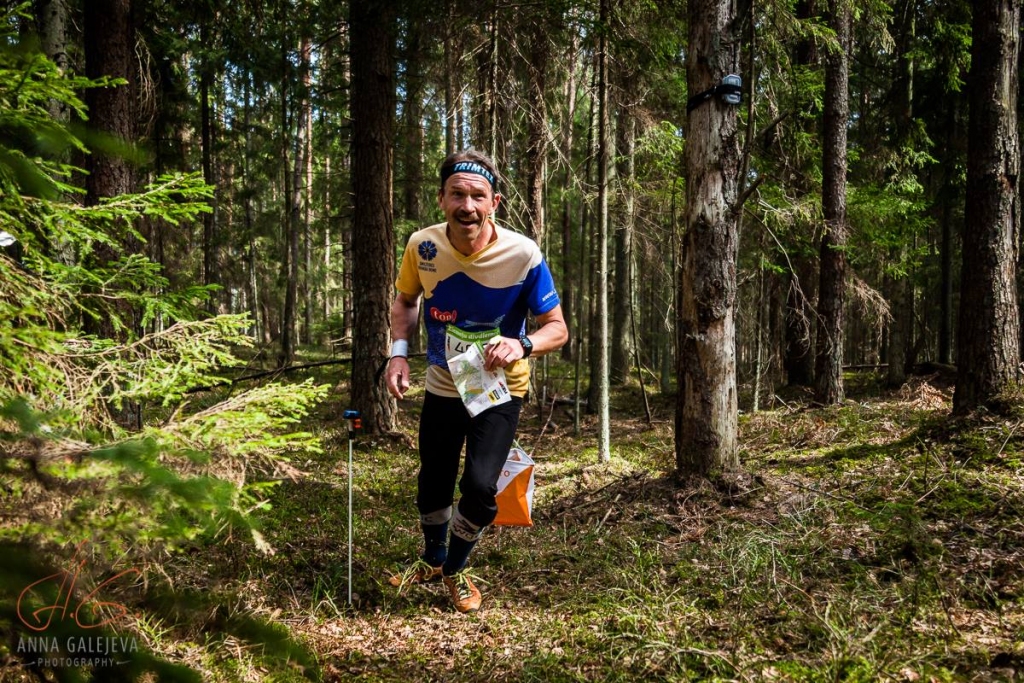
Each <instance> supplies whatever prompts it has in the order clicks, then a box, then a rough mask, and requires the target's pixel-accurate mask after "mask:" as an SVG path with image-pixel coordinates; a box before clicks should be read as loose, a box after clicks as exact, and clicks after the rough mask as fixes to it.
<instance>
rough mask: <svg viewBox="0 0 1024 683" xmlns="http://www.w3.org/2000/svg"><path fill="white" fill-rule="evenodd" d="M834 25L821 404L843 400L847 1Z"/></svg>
mask: <svg viewBox="0 0 1024 683" xmlns="http://www.w3.org/2000/svg"><path fill="white" fill-rule="evenodd" d="M829 23H830V26H831V27H832V29H833V30H834V31H835V34H836V42H837V43H838V49H837V50H835V51H833V52H832V53H830V54H829V55H827V57H826V66H825V116H824V133H823V137H824V139H823V140H822V179H821V209H822V214H823V217H824V219H825V226H824V231H823V232H822V236H821V259H820V266H819V268H820V271H819V273H820V275H819V278H818V320H819V323H818V349H817V362H816V365H815V386H814V397H815V400H816V401H818V402H819V403H821V404H824V405H833V404H837V403H840V402H841V401H842V400H843V308H844V306H845V304H846V253H845V248H846V242H847V235H848V232H849V229H848V226H847V224H846V126H847V121H848V119H849V114H850V91H849V80H850V79H849V68H850V67H849V54H850V42H851V23H852V14H851V10H850V7H849V5H848V4H847V0H829Z"/></svg>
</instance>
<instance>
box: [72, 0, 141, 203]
mask: <svg viewBox="0 0 1024 683" xmlns="http://www.w3.org/2000/svg"><path fill="white" fill-rule="evenodd" d="M84 28H85V30H84V33H85V73H86V76H88V77H89V78H100V77H103V76H109V77H111V78H123V79H125V80H127V81H128V83H127V84H124V85H116V86H108V87H105V88H89V89H88V90H86V93H85V102H86V105H87V106H88V107H89V126H90V128H92V129H93V130H95V131H97V132H100V133H104V134H106V135H110V136H112V137H115V138H118V139H120V140H122V141H124V143H125V144H126V145H128V144H131V143H133V142H134V140H135V108H134V102H135V93H134V88H133V84H134V83H136V82H137V80H138V79H137V78H136V74H135V64H136V60H135V27H134V25H133V23H132V4H131V0H91V1H90V2H89V3H88V5H87V7H86V10H85V13H84ZM88 170H89V176H88V178H87V179H86V193H87V194H86V198H87V202H88V203H89V204H96V203H97V202H98V201H99V199H100V197H114V196H116V195H119V194H124V193H126V192H130V191H131V190H132V189H133V174H132V169H131V167H130V166H129V164H128V162H127V161H126V160H125V159H124V158H123V157H121V156H118V155H113V154H105V153H102V152H98V151H97V152H94V153H93V154H91V155H89V161H88Z"/></svg>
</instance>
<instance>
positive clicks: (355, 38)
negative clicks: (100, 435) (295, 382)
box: [350, 0, 396, 433]
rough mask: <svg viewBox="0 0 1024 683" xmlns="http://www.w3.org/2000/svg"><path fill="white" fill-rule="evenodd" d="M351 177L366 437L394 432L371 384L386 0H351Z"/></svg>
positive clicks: (387, 204)
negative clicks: (354, 170) (352, 170)
mask: <svg viewBox="0 0 1024 683" xmlns="http://www.w3.org/2000/svg"><path fill="white" fill-rule="evenodd" d="M350 21H351V30H352V52H351V54H352V167H353V168H354V169H356V171H357V172H356V173H353V175H352V192H353V198H354V204H353V216H352V220H353V226H354V227H353V231H354V238H355V239H354V240H353V257H354V258H353V268H354V272H353V273H352V275H353V277H352V279H353V282H354V284H355V286H356V288H357V289H356V291H355V292H354V296H353V298H354V309H355V310H354V325H353V328H354V330H355V333H354V336H353V339H352V403H351V406H350V407H351V408H354V409H356V410H359V411H361V412H362V414H363V425H364V426H365V427H366V429H367V430H368V431H369V432H371V433H380V432H389V431H392V430H393V429H394V421H395V410H396V405H395V400H394V399H393V398H392V397H391V395H390V394H389V393H388V392H387V391H386V390H384V389H383V386H382V385H380V384H378V383H377V382H376V381H375V377H374V375H375V373H376V370H377V366H378V365H379V364H380V362H381V360H382V359H383V358H385V357H386V355H387V345H388V338H389V333H388V329H389V326H390V320H389V315H390V310H391V301H392V298H391V297H392V291H393V288H394V281H395V236H394V229H393V220H392V206H391V187H392V163H391V162H392V155H393V154H394V139H393V138H394V122H393V118H394V112H395V106H394V105H395V102H394V99H395V83H394V80H395V77H394V67H393V65H392V61H391V55H392V54H393V52H394V47H395V46H394V42H395V37H394V35H395V34H394V25H393V24H394V16H393V6H392V3H390V2H388V1H387V0H353V1H352V3H351V14H350Z"/></svg>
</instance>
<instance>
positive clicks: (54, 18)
mask: <svg viewBox="0 0 1024 683" xmlns="http://www.w3.org/2000/svg"><path fill="white" fill-rule="evenodd" d="M36 23H37V24H38V25H39V38H40V41H41V43H42V45H41V46H40V47H42V49H43V54H45V55H46V56H47V57H49V58H50V61H52V62H53V63H54V64H56V65H57V68H58V69H60V71H61V73H64V72H65V71H67V68H68V52H67V42H68V10H67V6H66V0H40V1H39V2H38V4H37V5H36ZM50 116H52V117H53V118H54V120H56V121H62V122H65V123H66V122H67V121H68V119H69V118H70V110H69V108H68V105H67V103H66V102H61V101H57V100H51V101H50Z"/></svg>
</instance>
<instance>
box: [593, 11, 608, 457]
mask: <svg viewBox="0 0 1024 683" xmlns="http://www.w3.org/2000/svg"><path fill="white" fill-rule="evenodd" d="M608 5H609V0H601V9H600V25H601V27H602V31H601V38H600V46H599V48H598V62H597V69H598V80H597V93H598V94H597V107H598V115H597V120H598V124H597V149H598V152H597V273H596V275H597V282H596V287H597V311H596V313H597V316H596V320H595V322H596V323H597V325H598V328H599V331H598V334H597V349H595V351H596V354H597V368H598V370H597V379H598V382H599V384H598V391H597V420H598V438H597V457H598V459H599V460H600V461H601V462H608V461H609V460H611V427H610V420H611V416H610V414H609V405H608V399H609V386H608V370H609V368H608V360H609V358H608V355H609V354H608V351H609V349H608V171H609V167H610V166H611V143H610V141H609V139H608V137H609V131H608V123H609V122H608V118H609V117H608V38H607V30H608V29H609V27H610V26H611V24H610V23H609V17H608Z"/></svg>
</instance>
